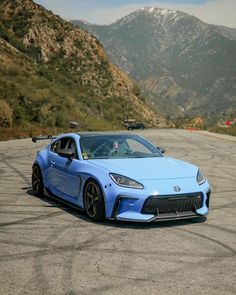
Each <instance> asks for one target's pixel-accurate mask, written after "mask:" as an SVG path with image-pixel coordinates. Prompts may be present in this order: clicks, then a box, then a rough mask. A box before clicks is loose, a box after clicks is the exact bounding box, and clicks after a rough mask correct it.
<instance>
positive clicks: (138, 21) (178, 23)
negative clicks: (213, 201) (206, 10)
mask: <svg viewBox="0 0 236 295" xmlns="http://www.w3.org/2000/svg"><path fill="white" fill-rule="evenodd" d="M74 23H76V24H78V22H76V21H74ZM79 24H80V26H81V27H83V28H85V29H86V30H88V31H90V32H92V33H93V34H94V35H95V36H97V37H98V38H99V40H100V41H101V42H102V44H103V45H104V47H105V49H106V51H107V53H108V55H109V56H110V58H111V60H112V61H113V62H114V63H115V64H117V65H118V66H119V67H120V68H121V69H123V70H124V71H125V72H126V73H127V74H128V75H130V76H131V77H132V78H133V79H134V80H135V81H136V82H137V83H138V84H139V85H140V86H141V88H142V90H143V92H144V93H145V95H148V96H149V97H150V100H151V102H152V103H153V105H155V106H158V108H159V109H161V110H162V111H163V112H164V113H165V114H166V115H167V116H170V117H176V116H182V115H184V116H186V115H190V116H198V115H204V116H205V117H208V116H214V115H219V114H220V113H221V112H232V111H233V110H235V108H236V59H235V52H236V29H230V28H226V27H222V26H213V25H208V24H206V23H203V22H202V21H200V20H199V19H197V18H196V17H194V16H191V15H188V14H186V13H183V12H180V11H175V10H167V9H161V8H153V7H145V8H143V9H140V10H137V11H135V12H133V13H131V14H130V15H128V16H126V17H124V18H122V19H120V20H118V21H117V22H115V23H113V24H111V25H108V26H96V25H88V24H85V23H82V22H79Z"/></svg>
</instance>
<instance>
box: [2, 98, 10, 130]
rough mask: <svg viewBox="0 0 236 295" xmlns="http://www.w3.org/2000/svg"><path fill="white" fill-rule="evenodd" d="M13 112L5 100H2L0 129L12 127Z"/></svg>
mask: <svg viewBox="0 0 236 295" xmlns="http://www.w3.org/2000/svg"><path fill="white" fill-rule="evenodd" d="M12 122H13V111H12V109H11V107H10V106H9V104H8V103H7V102H6V101H5V100H0V127H11V126H12Z"/></svg>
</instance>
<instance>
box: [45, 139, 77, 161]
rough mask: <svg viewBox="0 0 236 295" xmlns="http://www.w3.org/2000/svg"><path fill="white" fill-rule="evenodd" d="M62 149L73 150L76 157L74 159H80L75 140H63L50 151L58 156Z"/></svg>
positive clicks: (57, 142)
mask: <svg viewBox="0 0 236 295" xmlns="http://www.w3.org/2000/svg"><path fill="white" fill-rule="evenodd" d="M60 149H71V150H72V152H73V153H74V155H75V156H74V158H75V159H78V152H77V148H76V143H75V141H74V139H72V138H62V139H60V140H58V141H56V142H54V143H53V144H52V145H51V148H50V151H51V152H53V153H56V154H57V153H58V150H60Z"/></svg>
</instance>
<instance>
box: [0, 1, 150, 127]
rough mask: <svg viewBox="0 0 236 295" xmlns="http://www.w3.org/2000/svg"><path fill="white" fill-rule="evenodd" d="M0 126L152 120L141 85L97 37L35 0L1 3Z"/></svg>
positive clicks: (91, 124) (92, 124) (97, 124)
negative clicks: (110, 56) (113, 60)
mask: <svg viewBox="0 0 236 295" xmlns="http://www.w3.org/2000/svg"><path fill="white" fill-rule="evenodd" d="M0 108H1V111H0V127H1V126H11V125H12V124H13V126H22V127H24V128H26V127H27V126H31V125H32V124H35V125H42V126H51V127H54V126H56V127H65V126H68V123H69V122H70V121H74V120H75V121H78V122H79V126H80V127H81V128H82V129H106V128H114V127H116V128H117V127H119V126H120V125H121V123H122V121H123V120H124V117H126V116H128V115H129V116H132V117H133V118H136V119H137V120H142V121H144V122H146V123H148V124H150V125H151V124H154V123H155V118H156V113H154V112H153V111H152V110H151V109H150V108H149V107H148V106H147V105H146V104H145V102H144V99H143V98H142V97H141V96H140V95H139V88H138V87H137V85H136V84H135V83H134V82H133V81H131V80H130V79H129V78H128V77H127V76H126V75H125V74H124V73H122V72H121V71H120V70H119V69H118V68H117V67H116V66H114V65H112V64H111V63H110V62H109V60H108V58H107V56H106V54H105V52H104V50H103V47H102V46H101V44H100V43H99V41H98V40H97V39H96V38H95V37H93V36H92V35H91V34H90V33H88V32H85V31H84V30H82V29H80V28H78V27H76V26H74V25H72V24H71V23H70V22H66V21H64V20H62V19H61V18H60V17H59V16H56V15H54V14H53V13H52V12H50V11H47V10H46V9H44V8H43V7H42V6H40V5H38V4H35V3H34V2H33V1H31V0H2V1H1V2H0Z"/></svg>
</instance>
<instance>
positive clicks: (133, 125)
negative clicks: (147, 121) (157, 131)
mask: <svg viewBox="0 0 236 295" xmlns="http://www.w3.org/2000/svg"><path fill="white" fill-rule="evenodd" d="M144 128H145V125H144V124H143V123H141V122H138V123H136V122H134V123H131V124H128V125H127V129H128V130H133V129H141V130H143V129H144Z"/></svg>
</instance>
